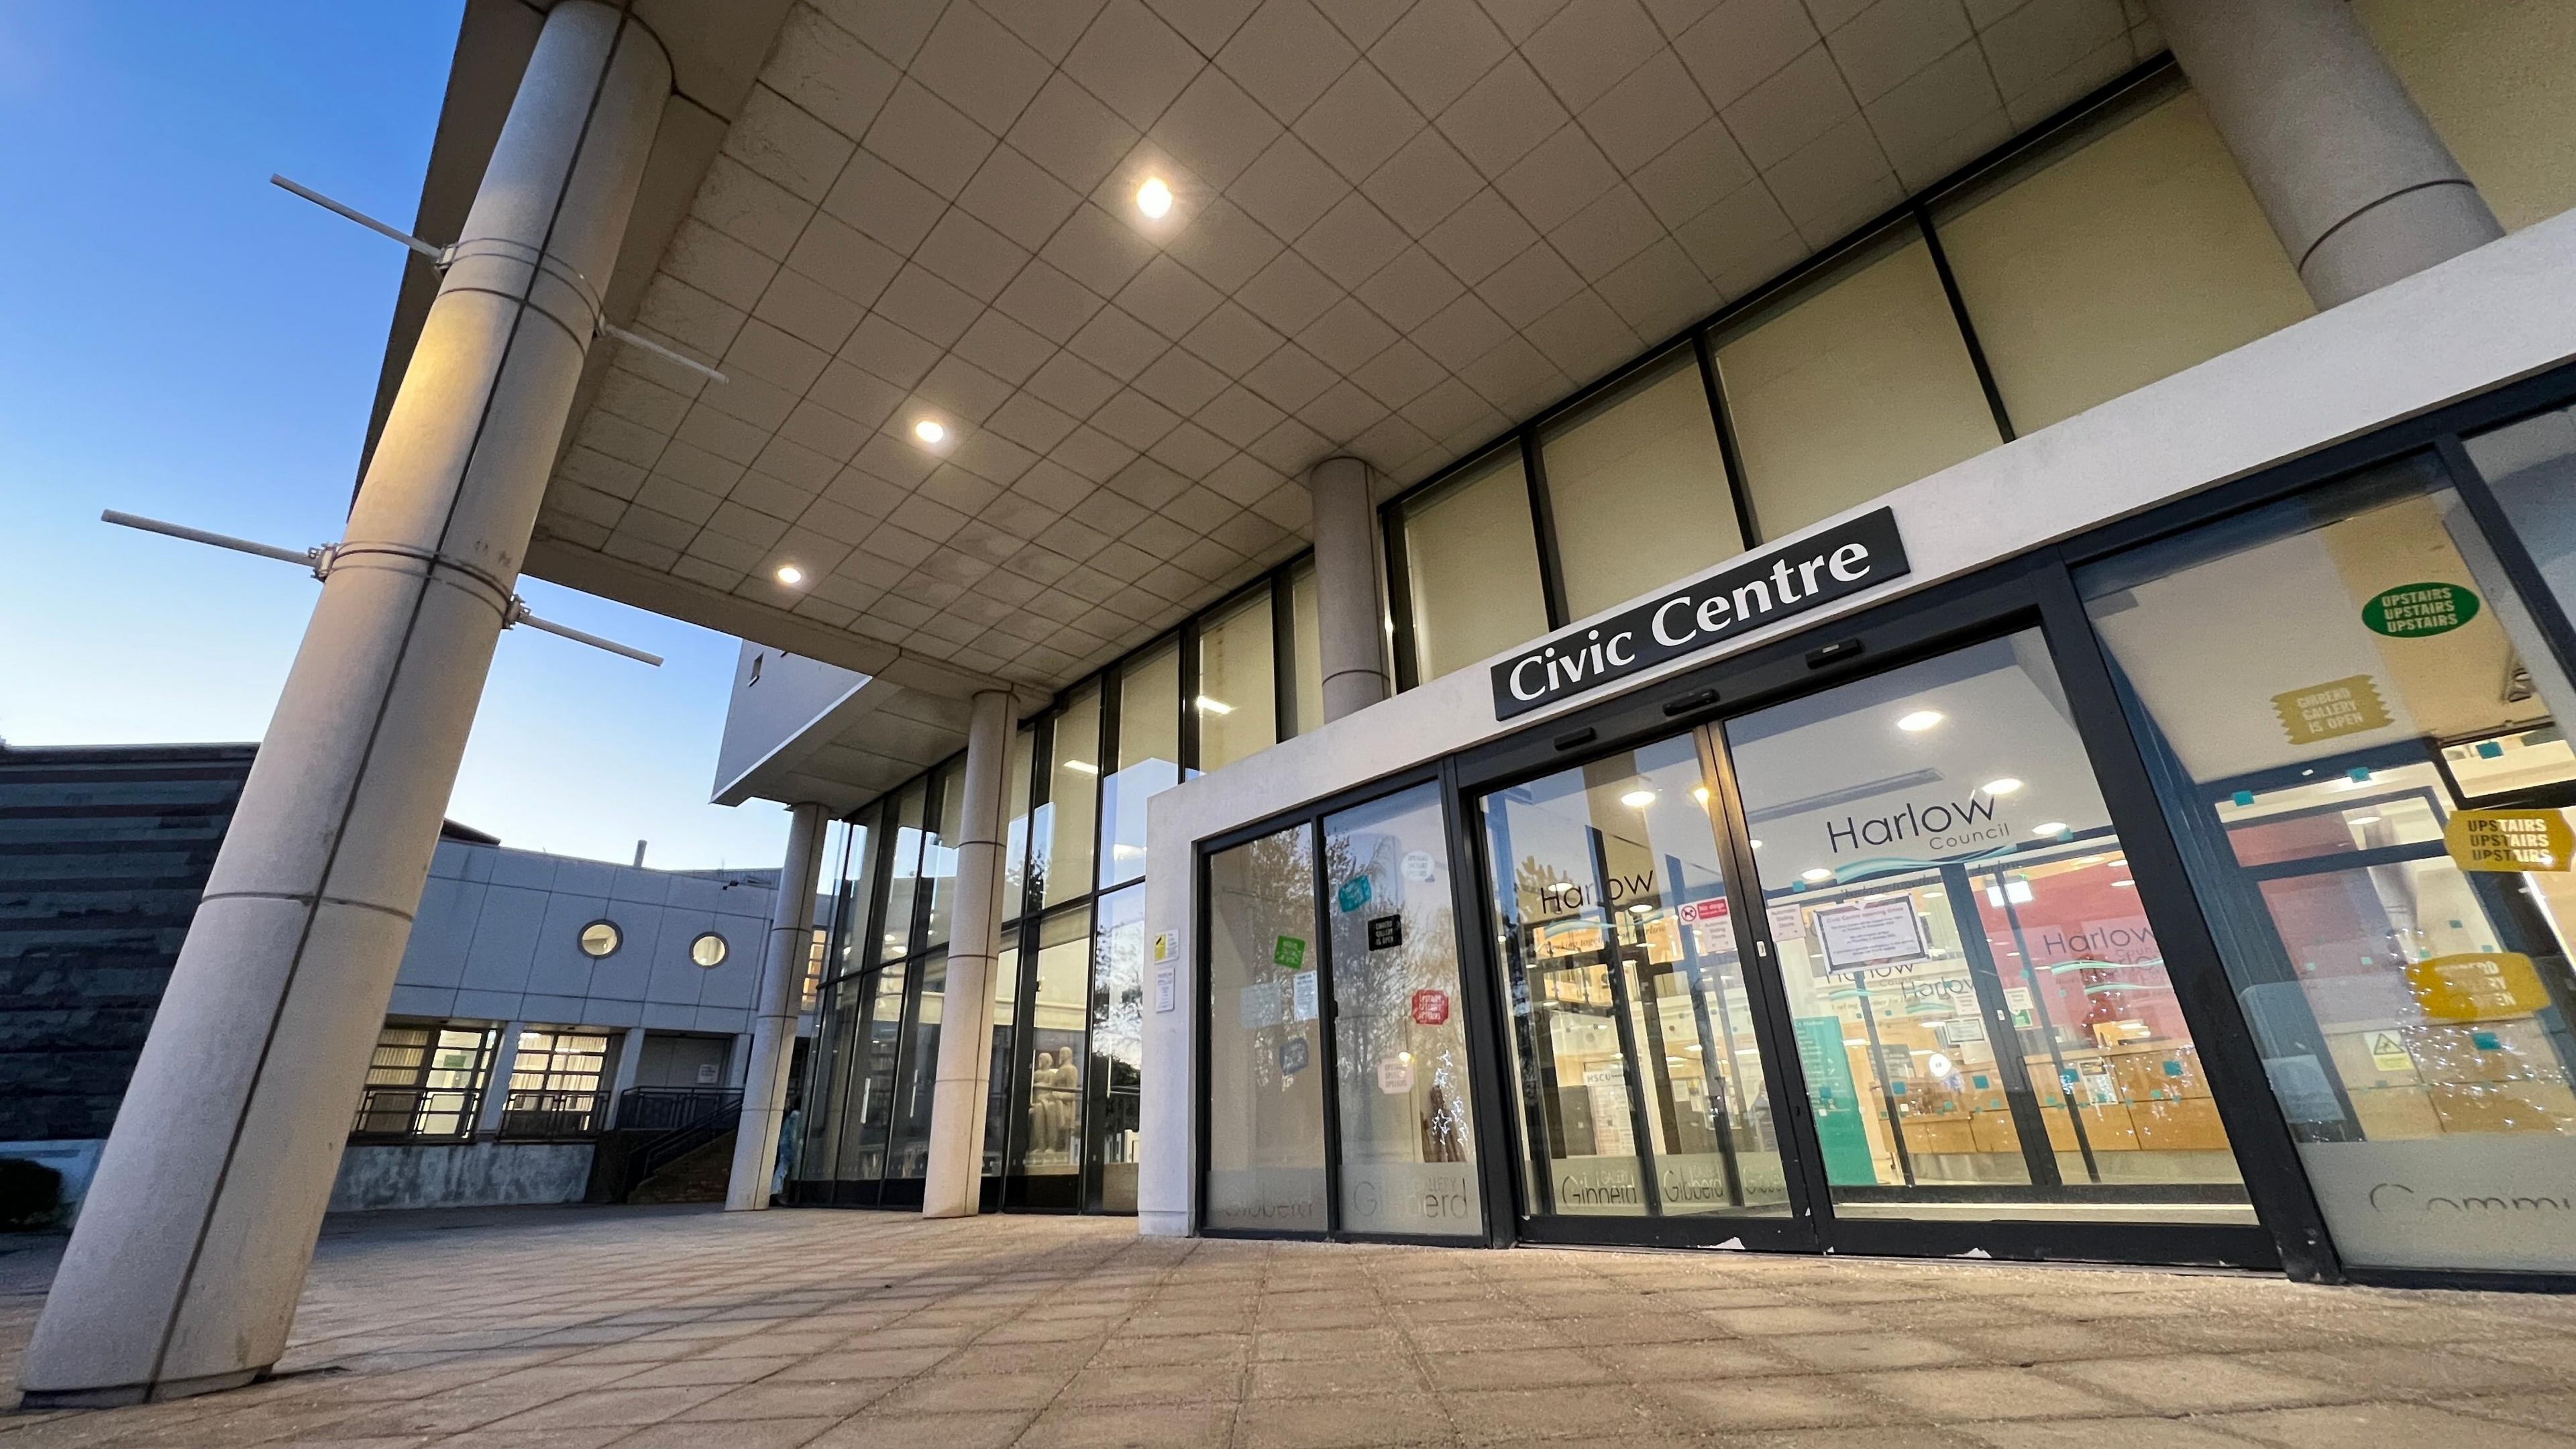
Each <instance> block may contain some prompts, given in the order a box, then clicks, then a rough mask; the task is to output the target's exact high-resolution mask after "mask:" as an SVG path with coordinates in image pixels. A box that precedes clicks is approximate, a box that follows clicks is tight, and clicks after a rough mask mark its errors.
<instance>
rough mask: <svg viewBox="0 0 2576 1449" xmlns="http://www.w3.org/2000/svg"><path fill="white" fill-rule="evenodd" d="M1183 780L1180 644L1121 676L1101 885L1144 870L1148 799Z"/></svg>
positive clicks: (1107, 782) (1106, 786) (1104, 805)
mask: <svg viewBox="0 0 2576 1449" xmlns="http://www.w3.org/2000/svg"><path fill="white" fill-rule="evenodd" d="M1180 782H1181V646H1180V645H1178V644H1166V645H1164V646H1163V647H1162V648H1160V649H1157V650H1155V651H1154V652H1153V653H1151V654H1148V655H1146V656H1145V657H1144V658H1143V659H1140V660H1138V661H1137V662H1135V663H1133V664H1130V665H1128V666H1126V667H1125V668H1124V669H1122V670H1120V671H1119V674H1118V764H1117V769H1115V770H1114V771H1112V772H1111V773H1110V775H1109V776H1108V778H1106V779H1104V780H1102V781H1101V784H1100V810H1101V819H1102V826H1103V828H1102V830H1101V832H1100V833H1101V837H1102V839H1101V852H1100V888H1101V889H1103V890H1107V889H1108V888H1109V887H1111V886H1114V885H1123V884H1125V883H1126V882H1128V881H1131V880H1136V879H1139V878H1140V877H1142V876H1143V875H1144V874H1145V802H1146V801H1147V800H1150V799H1152V798H1153V797H1154V796H1156V795H1159V794H1161V793H1162V792H1163V791H1165V790H1168V789H1170V788H1171V787H1173V786H1174V785H1177V784H1179V783H1180Z"/></svg>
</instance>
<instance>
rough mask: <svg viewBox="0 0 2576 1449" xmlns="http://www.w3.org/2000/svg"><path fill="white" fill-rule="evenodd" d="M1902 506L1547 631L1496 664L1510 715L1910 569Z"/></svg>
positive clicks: (1505, 713)
mask: <svg viewBox="0 0 2576 1449" xmlns="http://www.w3.org/2000/svg"><path fill="white" fill-rule="evenodd" d="M1909 568H1910V565H1908V564H1907V562H1906V559H1905V542H1904V540H1903V539H1901V538H1900V537H1898V536H1897V532H1896V511H1895V510H1894V509H1890V508H1880V509H1874V510H1872V511H1871V512H1868V513H1864V514H1862V515H1861V516H1860V517H1858V518H1855V519H1852V520H1850V521H1849V522H1846V523H1839V524H1836V525H1834V526H1833V527H1831V528H1828V529H1825V530H1824V531H1823V532H1821V533H1813V534H1809V535H1808V536H1807V537H1805V538H1802V539H1799V540H1797V541H1795V542H1793V543H1789V544H1784V545H1782V546H1781V547H1779V548H1775V549H1772V550H1770V551H1768V552H1764V553H1756V554H1751V555H1748V556H1747V557H1746V559H1745V561H1744V562H1743V563H1740V564H1737V565H1736V566H1734V567H1733V568H1730V569H1725V570H1722V571H1720V572H1718V573H1716V574H1713V575H1711V576H1709V577H1708V578H1705V579H1702V580H1700V581H1699V582H1697V583H1695V584H1691V585H1688V586H1686V587H1684V588H1681V589H1677V590H1674V591H1673V592H1671V593H1668V594H1665V595H1663V596H1662V597H1660V598H1657V599H1651V600H1648V601H1647V602H1645V603H1643V604H1639V605H1637V606H1636V607H1635V608H1633V609H1628V610H1626V611H1624V612H1622V613H1619V614H1615V615H1612V616H1611V617H1610V618H1607V619H1604V620H1602V621H1601V622H1600V623H1598V624H1592V625H1587V626H1585V627H1583V628H1581V629H1569V630H1567V631H1566V632H1564V633H1562V634H1559V635H1557V636H1556V637H1555V638H1552V639H1543V640H1541V641H1539V642H1538V643H1537V644H1535V645H1533V646H1531V647H1530V648H1529V649H1528V650H1526V651H1524V652H1523V653H1521V654H1519V655H1517V656H1515V657H1513V658H1510V659H1506V660H1504V661H1503V662H1502V663H1500V664H1497V665H1495V666H1494V667H1493V677H1494V718H1496V719H1498V720H1501V719H1510V718H1511V717H1512V716H1514V715H1517V714H1527V713H1528V712H1529V711H1531V710H1534V709H1538V708H1540V707H1542V706H1544V705H1550V704H1554V703H1556V702H1557V701H1558V700H1561V699H1570V698H1572V697H1574V696H1575V695H1578V694H1583V693H1586V692H1588V691H1590V690H1595V689H1598V688H1600V687H1601V686H1602V685H1605V684H1608V683H1610V682H1612V681H1614V680H1618V679H1624V678H1626V677H1627V676H1629V675H1632V674H1635V673H1637V672H1639V671H1641V670H1645V669H1651V668H1653V667H1654V666H1656V665H1658V664H1661V663H1663V662H1664V661H1665V660H1668V659H1677V658H1680V657H1681V656H1682V655H1685V654H1689V653H1693V652H1695V651H1697V650H1701V649H1706V648H1709V647H1710V646H1712V645H1715V644H1718V643H1722V642H1724V641H1725V640H1727V639H1730V638H1733V637H1734V636H1736V635H1738V634H1744V633H1749V632H1751V631H1752V630H1755V629H1760V628H1763V627H1765V626H1766V625H1770V624H1776V623H1778V622H1780V621H1781V620H1783V619H1787V618H1791V617H1794V616H1796V615H1799V614H1803V613H1805V612H1807V611H1808V610H1809V609H1813V608H1817V607H1819V606H1821V605H1824V604H1829V603H1832V602H1833V601H1834V600H1836V599H1840V598H1843V597H1845V596H1847V595H1850V594H1856V593H1859V592H1860V591H1861V590H1863V589H1866V588H1871V587H1874V586H1876V585H1878V584H1883V583H1885V582H1887V581H1888V580H1889V579H1893V578H1897V577H1900V576H1902V575H1903V574H1905V573H1906V572H1908V571H1909Z"/></svg>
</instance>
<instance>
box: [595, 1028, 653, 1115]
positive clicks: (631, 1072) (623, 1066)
mask: <svg viewBox="0 0 2576 1449" xmlns="http://www.w3.org/2000/svg"><path fill="white" fill-rule="evenodd" d="M643 1069H644V1028H642V1027H640V1026H630V1027H628V1028H626V1034H625V1035H624V1036H623V1037H621V1038H619V1039H618V1043H617V1076H616V1079H615V1081H614V1082H613V1083H612V1084H611V1085H610V1086H609V1089H608V1104H607V1106H605V1107H604V1108H602V1109H601V1112H600V1119H599V1125H600V1128H601V1130H603V1131H604V1130H606V1129H608V1128H611V1127H617V1126H622V1125H624V1124H622V1123H620V1122H619V1121H618V1120H617V1114H618V1113H619V1112H620V1111H622V1110H624V1107H625V1102H626V1094H627V1093H629V1092H631V1091H634V1090H635V1074H636V1073H637V1072H640V1071H642V1070H643Z"/></svg>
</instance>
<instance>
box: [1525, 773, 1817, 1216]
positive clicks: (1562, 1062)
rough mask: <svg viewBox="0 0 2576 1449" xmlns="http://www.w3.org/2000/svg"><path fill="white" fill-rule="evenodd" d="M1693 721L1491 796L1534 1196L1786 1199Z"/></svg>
mask: <svg viewBox="0 0 2576 1449" xmlns="http://www.w3.org/2000/svg"><path fill="white" fill-rule="evenodd" d="M1710 798H1711V797H1710V794H1709V788H1708V784H1707V781H1706V779H1705V777H1704V775H1703V773H1702V771H1701V768H1700V759H1699V751H1698V746H1697V744H1696V742H1695V740H1694V739H1693V737H1691V736H1688V735H1683V736H1679V737H1676V738H1673V739H1668V740H1659V741H1657V742H1655V743H1654V744H1650V745H1645V746H1641V747H1639V748H1638V749H1635V750H1632V751H1625V752H1622V753H1620V754H1616V755H1612V756H1609V757H1608V758H1606V759H1601V760H1596V761H1593V762H1592V763H1590V764H1588V765H1583V766H1579V767H1577V768H1575V769H1570V770H1564V771H1560V772H1559V773H1557V774H1554V775H1549V776H1547V777H1545V778H1543V779H1538V780H1533V781H1531V782H1529V783H1528V784H1526V785H1517V786H1514V787H1512V788H1510V789H1507V790H1501V791H1497V792H1496V793H1494V794H1491V795H1488V796H1486V797H1485V799H1484V817H1485V820H1484V824H1485V833H1486V838H1487V840H1488V842H1489V856H1490V859H1491V860H1492V861H1493V869H1494V874H1495V878H1494V880H1493V882H1492V889H1491V891H1490V893H1489V899H1491V901H1492V902H1493V908H1494V910H1495V912H1496V919H1495V922H1494V929H1495V935H1496V938H1497V940H1498V941H1499V942H1500V944H1501V947H1502V958H1501V961H1500V963H1499V964H1500V967H1501V969H1502V972H1503V975H1504V979H1503V982H1502V986H1503V992H1504V999H1505V1000H1507V1001H1509V1002H1510V1003H1511V1013H1512V1023H1511V1024H1512V1033H1513V1043H1512V1045H1513V1048H1514V1058H1513V1061H1514V1068H1515V1075H1516V1077H1517V1079H1518V1082H1519V1086H1520V1093H1519V1096H1520V1101H1521V1102H1522V1103H1523V1105H1524V1108H1525V1110H1526V1111H1527V1113H1528V1118H1529V1120H1528V1124H1527V1128H1526V1131H1525V1132H1524V1134H1523V1135H1524V1138H1525V1140H1526V1141H1527V1142H1528V1143H1529V1144H1530V1157H1529V1160H1527V1161H1525V1162H1524V1163H1522V1165H1521V1166H1522V1172H1523V1174H1524V1183H1525V1200H1526V1201H1527V1202H1528V1203H1529V1204H1530V1205H1531V1208H1532V1210H1533V1211H1536V1212H1540V1213H1561V1214H1575V1215H1592V1216H1614V1217H1647V1216H1679V1215H1687V1214H1694V1213H1709V1212H1729V1213H1746V1212H1753V1213H1762V1214H1776V1215H1784V1216H1785V1215H1786V1214H1787V1212H1788V1210H1789V1191H1788V1182H1787V1177H1786V1174H1785V1172H1784V1171H1783V1169H1782V1167H1781V1160H1780V1141H1779V1136H1778V1131H1777V1127H1776V1125H1775V1123H1774V1121H1773V1118H1772V1113H1771V1102H1770V1097H1769V1095H1768V1092H1767V1090H1766V1087H1765V1082H1764V1077H1763V1072H1762V1058H1761V1049H1760V1047H1759V1045H1758V1043H1757V1040H1756V1034H1755V1027H1754V1008H1753V1003H1752V1001H1751V1000H1750V998H1748V997H1747V995H1746V994H1745V986H1744V971H1743V963H1742V962H1741V960H1739V959H1738V956H1737V952H1736V944H1735V934H1734V928H1733V926H1732V924H1731V922H1730V921H1729V918H1728V912H1727V904H1726V891H1725V886H1726V874H1725V868H1724V866H1723V865H1722V864H1721V858H1720V856H1719V853H1718V845H1717V831H1716V828H1715V826H1714V825H1713V824H1712V822H1711V820H1710V818H1709V801H1710Z"/></svg>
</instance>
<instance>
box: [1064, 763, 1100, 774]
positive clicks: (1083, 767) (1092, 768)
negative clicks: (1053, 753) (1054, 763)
mask: <svg viewBox="0 0 2576 1449" xmlns="http://www.w3.org/2000/svg"><path fill="white" fill-rule="evenodd" d="M1064 767H1065V768H1066V769H1068V770H1078V771H1080V772H1081V773H1083V774H1085V775H1097V774H1099V773H1100V767H1099V766H1098V765H1095V764H1093V763H1091V762H1090V761H1089V760H1067V761H1065V762H1064Z"/></svg>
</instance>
